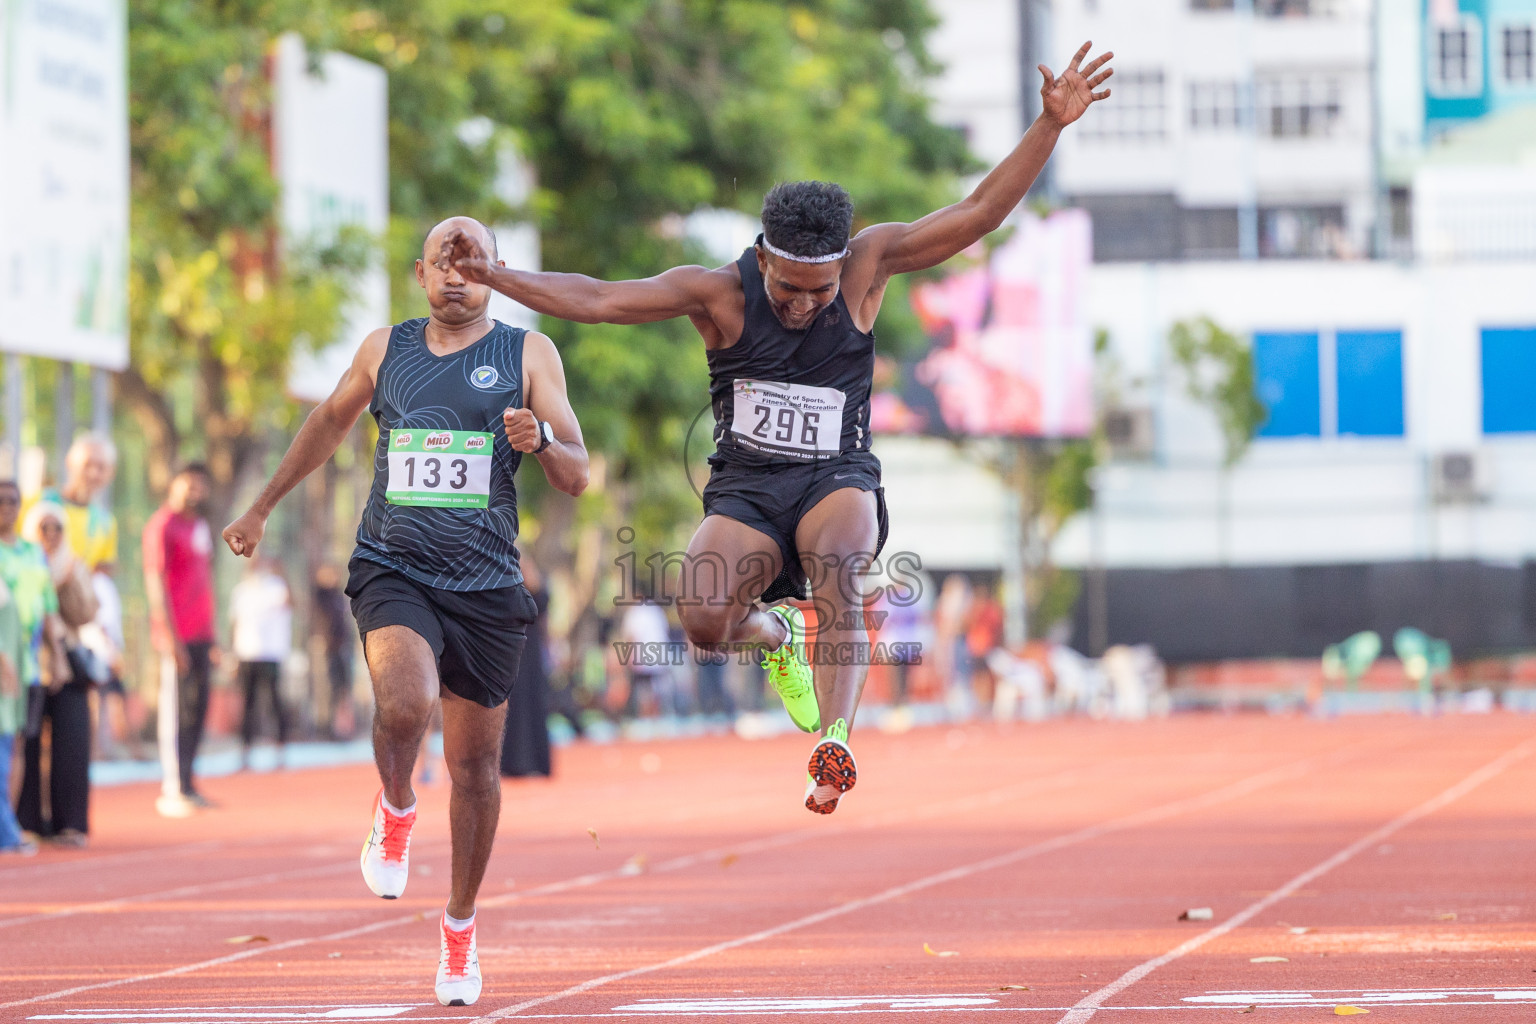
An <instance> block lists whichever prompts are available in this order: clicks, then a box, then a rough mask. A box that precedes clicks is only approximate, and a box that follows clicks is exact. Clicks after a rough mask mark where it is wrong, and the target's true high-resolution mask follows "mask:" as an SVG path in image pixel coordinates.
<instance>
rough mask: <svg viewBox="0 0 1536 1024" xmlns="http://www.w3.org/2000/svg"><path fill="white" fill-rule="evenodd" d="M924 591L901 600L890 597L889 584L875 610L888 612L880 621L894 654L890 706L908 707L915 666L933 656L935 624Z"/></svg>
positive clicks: (882, 635) (885, 639) (883, 639)
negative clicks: (930, 617)
mask: <svg viewBox="0 0 1536 1024" xmlns="http://www.w3.org/2000/svg"><path fill="white" fill-rule="evenodd" d="M927 597H928V595H925V594H924V593H923V592H922V591H918V592H917V593H915V594H912V595H911V600H904V601H903V602H902V603H900V604H898V603H896V602H895V601H892V600H891V596H890V593H889V588H888V589H887V590H885V591H882V592H881V594H880V600H879V601H878V603H877V604H876V606H875V607H876V610H877V611H880V612H884V613H885V618H884V619H883V620H882V621H881V622H880V642H881V643H883V644H885V645H886V646H887V648H888V649H889V650H890V651H891V653H892V655H893V657H894V658H895V663H894V664H893V665H892V666H891V706H892V707H898V708H899V707H905V706H906V704H907V701H908V700H909V699H910V697H911V690H912V666H913V665H916V664H921V663H922V661H923V659H924V657H925V656H931V655H932V650H931V648H932V647H933V635H932V634H933V624H932V623H931V622H930V621H929V616H928V610H927V607H926V606H925V598H927Z"/></svg>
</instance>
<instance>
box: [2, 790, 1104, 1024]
mask: <svg viewBox="0 0 1536 1024" xmlns="http://www.w3.org/2000/svg"><path fill="white" fill-rule="evenodd" d="M1127 760H1129V759H1127ZM1085 770H1086V769H1085V768H1083V767H1076V768H1068V769H1065V770H1063V771H1061V772H1060V773H1058V774H1057V775H1055V776H1047V777H1046V778H1044V779H1034V780H1029V781H1026V782H1021V783H1014V784H1012V785H1008V786H1002V787H999V788H998V789H995V790H991V791H987V792H983V793H979V794H977V795H976V796H974V797H971V798H968V799H965V800H959V801H953V802H950V803H947V804H937V805H929V806H927V807H924V808H905V809H901V810H897V811H894V812H892V813H890V814H888V815H886V816H885V817H884V818H883V819H880V818H876V819H872V820H871V821H868V822H859V823H857V824H850V825H843V826H837V827H834V828H825V827H818V826H816V825H812V826H808V827H805V828H798V829H794V830H791V831H789V832H781V833H778V834H777V835H770V836H764V837H763V838H761V839H755V840H748V841H746V842H743V843H737V844H734V845H727V846H722V847H718V848H715V849H710V850H705V851H702V852H700V853H692V854H687V855H685V856H682V857H677V858H674V859H672V860H669V861H663V862H661V863H659V864H657V865H655V866H654V867H652V868H649V869H648V871H647V873H660V872H664V871H680V870H682V869H684V868H688V867H692V866H694V865H696V864H698V863H701V862H708V861H711V860H716V861H718V860H719V859H720V858H721V857H724V856H726V855H727V854H731V853H735V854H738V855H740V854H747V853H755V852H758V851H761V850H767V849H772V848H775V847H778V846H785V845H788V844H791V843H796V842H801V841H803V840H806V839H811V838H816V837H818V836H827V835H840V834H845V833H848V832H852V831H855V830H856V829H861V828H876V827H880V826H881V825H890V824H899V823H902V822H906V821H913V820H921V819H923V818H927V817H934V816H936V815H937V814H941V813H945V812H947V811H950V810H964V809H968V808H970V807H973V806H987V805H988V804H990V803H998V802H1003V801H1005V800H1007V799H1012V798H1016V797H1018V796H1023V795H1028V794H1029V793H1032V792H1038V791H1042V790H1047V789H1050V788H1054V787H1055V786H1058V785H1066V784H1069V783H1070V782H1072V781H1074V780H1075V779H1077V778H1078V777H1079V776H1081V775H1082V774H1083V773H1084V772H1085ZM633 877H635V876H634V872H633V869H632V868H629V867H628V866H621V867H618V868H614V869H612V870H609V871H600V872H593V873H590V874H585V875H578V876H576V877H575V878H568V879H564V880H561V881H558V882H549V883H546V884H545V885H541V886H537V887H535V888H532V889H527V890H524V891H522V892H512V893H505V894H503V895H500V896H493V897H490V898H489V899H484V900H481V901H479V902H480V906H481V907H482V908H487V909H494V908H496V907H503V906H508V905H510V904H512V903H518V902H521V901H523V900H526V899H530V898H533V897H537V896H550V895H555V894H558V893H563V892H569V891H571V890H573V889H581V888H586V887H588V886H592V885H597V884H599V883H602V882H608V881H614V880H617V879H624V878H633ZM421 917H422V915H418V914H409V915H402V916H400V917H393V918H389V919H386V920H384V921H376V922H374V923H372V924H367V925H362V926H360V927H356V928H348V929H345V930H343V931H339V932H332V933H330V934H328V935H319V936H315V937H312V938H302V939H289V940H288V941H286V942H279V943H275V944H272V945H266V946H262V947H260V948H255V949H244V950H241V951H239V952H237V953H230V954H227V955H225V956H221V957H214V958H213V959H210V960H202V961H198V962H196V963H191V964H184V965H182V966H180V967H172V968H168V969H166V970H163V971H155V972H152V973H148V974H138V975H133V976H131V977H126V978H114V979H111V980H109V981H98V982H93V983H91V984H88V985H77V986H75V987H73V988H66V989H60V990H58V991H56V992H46V993H43V994H42V995H37V996H30V997H28V998H25V999H15V1000H12V1001H10V1002H7V1003H0V1010H7V1009H12V1008H14V1007H17V1006H29V1005H32V1004H34V1003H42V1002H48V1001H50V1000H54V999H64V998H66V997H68V996H72V995H77V994H79V993H81V992H92V991H96V990H99V989H105V988H117V987H119V986H122V985H133V984H137V983H139V982H142V981H156V980H159V979H162V978H171V977H179V976H181V975H183V974H191V973H194V972H196V971H202V970H206V969H207V968H210V967H220V966H222V965H224V964H229V963H236V962H238V961H240V960H248V959H250V958H251V957H256V956H263V955H265V954H268V953H280V952H284V951H286V950H289V949H297V948H299V947H301V946H310V945H318V944H322V943H328V942H341V941H344V940H347V939H353V938H357V937H359V936H362V935H367V934H370V933H372V932H376V931H382V930H384V929H386V928H394V927H396V926H398V925H404V924H412V923H415V922H416V921H418V920H419V919H421Z"/></svg>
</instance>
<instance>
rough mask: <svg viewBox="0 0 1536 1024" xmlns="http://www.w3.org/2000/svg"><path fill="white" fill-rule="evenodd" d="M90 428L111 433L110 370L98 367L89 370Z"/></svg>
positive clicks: (103, 432) (99, 432)
mask: <svg viewBox="0 0 1536 1024" xmlns="http://www.w3.org/2000/svg"><path fill="white" fill-rule="evenodd" d="M91 429H92V430H94V431H96V433H98V434H107V435H111V433H112V371H110V370H103V369H100V368H99V367H98V368H96V369H93V370H92V371H91Z"/></svg>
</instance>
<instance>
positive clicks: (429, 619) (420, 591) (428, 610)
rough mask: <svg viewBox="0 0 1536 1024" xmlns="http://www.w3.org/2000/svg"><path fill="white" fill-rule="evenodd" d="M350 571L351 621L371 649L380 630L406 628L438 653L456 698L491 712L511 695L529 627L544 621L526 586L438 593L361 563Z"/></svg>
mask: <svg viewBox="0 0 1536 1024" xmlns="http://www.w3.org/2000/svg"><path fill="white" fill-rule="evenodd" d="M347 571H348V573H349V579H348V580H347V596H348V597H350V598H351V599H352V617H353V618H355V619H356V620H357V629H358V632H360V633H362V635H363V642H364V644H365V645H366V643H367V640H368V634H369V633H370V632H372V631H373V630H375V629H381V628H383V627H384V626H404V627H406V628H407V629H409V630H411V631H412V632H414V633H416V634H418V635H419V636H420V637H421V638H422V639H423V640H425V641H426V642H427V643H429V644H431V645H432V653H433V654H435V655H437V674H438V679H439V680H440V681H441V682H442V684H443V685H444V686H445V687H447V688H448V689H449V690H450V691H451V692H453V693H454V694H455V695H457V696H459V697H463V698H464V699H465V700H472V701H474V702H475V703H476V704H480V705H483V706H484V707H488V708H494V707H497V706H498V705H500V704H502V703H503V702H505V701H506V699H507V697H508V696H509V695H511V693H512V684H513V682H515V681H516V679H517V666H518V662H519V661H520V660H521V658H522V654H523V644H524V643H525V642H526V641H527V638H528V626H529V625H530V624H531V623H532V622H533V621H534V619H536V618H537V617H538V610H537V608H536V607H535V606H534V602H533V595H532V594H530V593H528V591H527V589H526V588H525V587H523V585H522V584H520V583H519V584H517V585H515V586H511V587H503V588H501V589H499V590H438V589H436V588H433V587H429V586H426V585H425V584H421V583H417V582H416V581H415V580H412V579H409V578H407V577H405V576H402V575H401V574H400V573H398V572H395V571H394V570H393V569H390V568H389V567H387V566H383V565H379V564H378V563H377V562H370V561H368V560H367V559H363V558H354V559H352V561H351V563H350V564H348V566H347Z"/></svg>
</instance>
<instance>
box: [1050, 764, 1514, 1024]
mask: <svg viewBox="0 0 1536 1024" xmlns="http://www.w3.org/2000/svg"><path fill="white" fill-rule="evenodd" d="M1532 750H1536V740H1526V741H1525V742H1524V743H1522V744H1520V745H1519V746H1518V747H1515V748H1514V749H1513V750H1510V751H1507V752H1505V753H1504V754H1502V755H1501V756H1499V757H1496V758H1494V759H1493V760H1492V761H1490V762H1488V763H1487V764H1485V765H1483V766H1482V767H1481V768H1479V769H1478V770H1477V771H1475V772H1473V773H1472V774H1471V775H1468V776H1467V777H1466V778H1464V779H1462V780H1461V781H1460V782H1458V783H1456V784H1455V785H1454V786H1452V787H1451V788H1450V789H1447V790H1445V791H1444V792H1443V793H1441V794H1440V795H1439V796H1434V797H1430V798H1429V799H1428V800H1426V801H1424V803H1422V804H1419V806H1417V807H1415V808H1414V809H1413V810H1411V811H1407V812H1405V813H1404V814H1401V815H1399V816H1398V817H1396V818H1393V819H1392V820H1391V821H1389V822H1387V823H1386V824H1385V825H1383V826H1381V827H1380V828H1378V829H1376V830H1375V831H1374V832H1371V833H1369V834H1368V835H1365V836H1362V837H1361V838H1359V839H1357V840H1355V841H1354V842H1353V843H1350V844H1349V845H1348V846H1346V847H1344V849H1342V850H1340V851H1339V852H1338V853H1336V854H1334V855H1333V856H1332V857H1329V858H1328V859H1327V860H1325V861H1323V862H1322V863H1321V864H1317V865H1315V866H1314V867H1311V868H1308V869H1307V870H1306V871H1303V872H1302V873H1301V874H1299V875H1297V876H1296V877H1295V878H1293V879H1291V880H1290V881H1289V882H1286V883H1285V884H1284V885H1282V886H1281V887H1280V888H1278V889H1276V890H1275V891H1274V892H1272V893H1270V894H1269V895H1268V896H1265V897H1264V898H1263V899H1261V900H1259V901H1257V902H1255V903H1251V904H1249V905H1248V906H1247V907H1245V908H1243V909H1242V910H1240V911H1238V912H1237V913H1236V914H1233V915H1232V916H1231V917H1230V918H1228V919H1227V920H1225V921H1223V922H1222V923H1221V924H1219V925H1217V926H1216V927H1214V928H1212V929H1210V930H1209V931H1205V932H1201V933H1200V934H1199V935H1196V936H1195V937H1194V938H1192V939H1190V940H1189V941H1187V942H1184V943H1181V944H1180V945H1178V946H1175V947H1174V948H1173V949H1170V950H1169V951H1168V952H1166V953H1164V954H1163V955H1162V956H1158V957H1153V958H1152V959H1151V960H1148V961H1146V962H1145V963H1142V964H1138V965H1137V966H1135V967H1132V968H1131V969H1130V970H1129V971H1126V972H1125V973H1124V974H1122V975H1121V976H1120V977H1118V978H1116V979H1115V980H1114V981H1112V982H1110V983H1109V984H1108V985H1105V986H1104V987H1103V988H1101V989H1099V990H1098V991H1097V992H1094V993H1092V994H1090V995H1088V996H1085V997H1084V998H1083V999H1081V1000H1079V1001H1078V1003H1077V1005H1076V1006H1074V1007H1073V1008H1072V1009H1071V1010H1070V1011H1069V1012H1068V1013H1067V1015H1066V1016H1064V1017H1062V1018H1061V1020H1059V1021H1057V1022H1056V1024H1086V1022H1087V1021H1088V1020H1089V1019H1090V1018H1092V1017H1093V1015H1094V1014H1095V1013H1096V1012H1098V1011H1099V1010H1101V1009H1103V1008H1104V1004H1105V1003H1106V1002H1108V1001H1109V1000H1111V999H1113V998H1114V997H1115V996H1117V995H1119V994H1120V993H1121V992H1123V991H1125V990H1126V989H1128V988H1130V987H1131V986H1132V985H1134V984H1136V983H1137V982H1138V981H1140V980H1141V979H1142V978H1145V977H1146V976H1147V975H1149V974H1151V973H1152V972H1153V971H1155V970H1157V969H1158V968H1159V967H1163V966H1166V965H1168V964H1171V963H1173V962H1174V961H1175V960H1178V959H1180V958H1182V957H1184V956H1186V955H1188V954H1190V953H1193V952H1194V951H1195V950H1197V949H1199V948H1200V947H1201V946H1203V945H1205V944H1206V943H1207V942H1211V941H1213V940H1215V939H1219V938H1221V937H1222V936H1223V935H1226V934H1227V933H1228V932H1230V931H1233V930H1235V929H1237V928H1240V927H1242V926H1243V925H1245V924H1247V923H1248V922H1249V921H1251V920H1253V919H1254V918H1255V917H1258V916H1259V915H1260V914H1262V913H1263V912H1264V911H1266V910H1268V909H1269V908H1270V907H1272V906H1274V905H1275V904H1276V903H1279V902H1280V901H1281V900H1283V899H1286V898H1287V897H1289V896H1290V895H1291V894H1292V893H1294V892H1296V891H1297V890H1298V889H1300V888H1302V887H1303V886H1305V885H1306V884H1307V883H1309V882H1315V881H1316V880H1317V879H1319V878H1321V877H1323V876H1324V875H1326V874H1327V873H1328V872H1330V871H1332V870H1333V869H1334V868H1336V867H1338V866H1339V865H1341V864H1344V863H1345V862H1347V861H1349V860H1351V859H1352V858H1353V857H1354V856H1355V855H1356V854H1358V853H1359V852H1360V851H1362V850H1367V849H1369V848H1371V847H1372V846H1375V845H1376V844H1377V843H1380V842H1381V841H1382V840H1383V839H1385V838H1387V837H1388V836H1390V835H1392V834H1393V833H1394V832H1397V831H1398V830H1400V829H1403V828H1406V827H1408V826H1409V825H1412V824H1413V823H1414V822H1416V821H1418V820H1419V819H1420V818H1426V817H1428V816H1429V815H1431V814H1433V813H1435V812H1436V811H1438V810H1440V809H1441V808H1443V807H1446V806H1449V805H1450V804H1453V803H1455V802H1456V801H1457V800H1460V799H1461V798H1462V797H1464V796H1466V795H1467V794H1468V793H1470V792H1472V791H1473V790H1474V789H1476V788H1477V787H1478V786H1481V785H1482V784H1483V783H1485V782H1487V781H1488V780H1489V779H1492V778H1494V777H1495V776H1497V775H1499V774H1501V773H1502V772H1503V771H1504V770H1505V769H1506V768H1508V767H1509V766H1510V765H1512V764H1514V763H1515V762H1516V761H1519V760H1522V759H1523V758H1525V757H1527V756H1529V755H1530V753H1531V751H1532Z"/></svg>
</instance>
